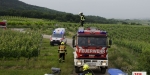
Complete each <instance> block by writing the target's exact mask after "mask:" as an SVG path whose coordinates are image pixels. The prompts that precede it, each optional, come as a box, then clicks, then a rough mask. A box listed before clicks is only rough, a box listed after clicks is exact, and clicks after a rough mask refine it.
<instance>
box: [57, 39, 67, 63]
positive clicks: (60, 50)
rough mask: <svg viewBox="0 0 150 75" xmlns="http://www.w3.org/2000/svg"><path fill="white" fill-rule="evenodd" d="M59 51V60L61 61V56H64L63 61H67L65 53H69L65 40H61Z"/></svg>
mask: <svg viewBox="0 0 150 75" xmlns="http://www.w3.org/2000/svg"><path fill="white" fill-rule="evenodd" d="M58 53H59V61H61V57H62V58H63V60H62V62H65V54H67V51H66V46H65V44H64V42H61V45H60V46H59V50H58Z"/></svg>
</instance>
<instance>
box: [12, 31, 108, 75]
mask: <svg viewBox="0 0 150 75" xmlns="http://www.w3.org/2000/svg"><path fill="white" fill-rule="evenodd" d="M12 30H17V31H20V32H25V31H24V30H23V29H22V28H20V29H18V28H13V29H12ZM43 38H46V39H50V35H46V34H43ZM67 44H68V45H69V46H71V47H72V39H70V38H67ZM92 71H93V72H94V74H95V75H109V74H108V72H106V73H105V74H101V73H100V70H92ZM71 75H78V74H76V73H75V72H73V74H71Z"/></svg>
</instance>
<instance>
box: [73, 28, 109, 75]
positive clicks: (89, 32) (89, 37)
mask: <svg viewBox="0 0 150 75" xmlns="http://www.w3.org/2000/svg"><path fill="white" fill-rule="evenodd" d="M111 44H112V41H111V39H108V35H107V32H106V31H102V30H98V29H96V28H94V27H93V28H92V27H91V28H88V29H84V28H83V27H80V28H79V29H78V32H77V34H76V35H74V36H73V40H72V46H73V47H74V49H75V51H74V66H75V71H76V73H79V72H80V69H81V67H82V66H83V65H84V64H89V66H90V68H91V69H93V68H96V69H100V70H101V73H103V74H104V73H105V72H106V69H107V67H108V54H107V51H108V48H110V47H111Z"/></svg>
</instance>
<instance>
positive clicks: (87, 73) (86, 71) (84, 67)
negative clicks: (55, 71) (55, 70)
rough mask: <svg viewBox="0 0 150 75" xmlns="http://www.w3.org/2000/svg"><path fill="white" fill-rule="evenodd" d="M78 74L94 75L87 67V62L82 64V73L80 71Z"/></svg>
mask: <svg viewBox="0 0 150 75" xmlns="http://www.w3.org/2000/svg"><path fill="white" fill-rule="evenodd" d="M79 75H94V74H93V73H92V71H91V70H90V69H89V66H88V64H84V65H83V73H80V74H79Z"/></svg>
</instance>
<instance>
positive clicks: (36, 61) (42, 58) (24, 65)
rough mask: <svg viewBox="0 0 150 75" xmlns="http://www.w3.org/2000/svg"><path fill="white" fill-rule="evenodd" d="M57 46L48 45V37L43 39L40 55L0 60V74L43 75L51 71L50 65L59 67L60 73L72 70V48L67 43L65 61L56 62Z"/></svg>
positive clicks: (65, 74)
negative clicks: (28, 58) (29, 57)
mask: <svg viewBox="0 0 150 75" xmlns="http://www.w3.org/2000/svg"><path fill="white" fill-rule="evenodd" d="M57 50H58V46H50V45H49V40H48V39H43V43H42V48H41V50H40V55H39V56H38V57H37V58H31V59H30V60H29V61H28V60H27V59H25V58H21V59H20V60H17V59H5V60H2V59H1V60H0V75H44V74H46V73H49V74H50V73H52V72H51V68H52V67H58V68H61V70H62V72H61V75H70V74H71V73H72V72H73V49H72V48H71V47H69V46H68V45H67V53H68V54H67V55H66V61H65V62H64V63H59V62H58V52H57Z"/></svg>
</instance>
